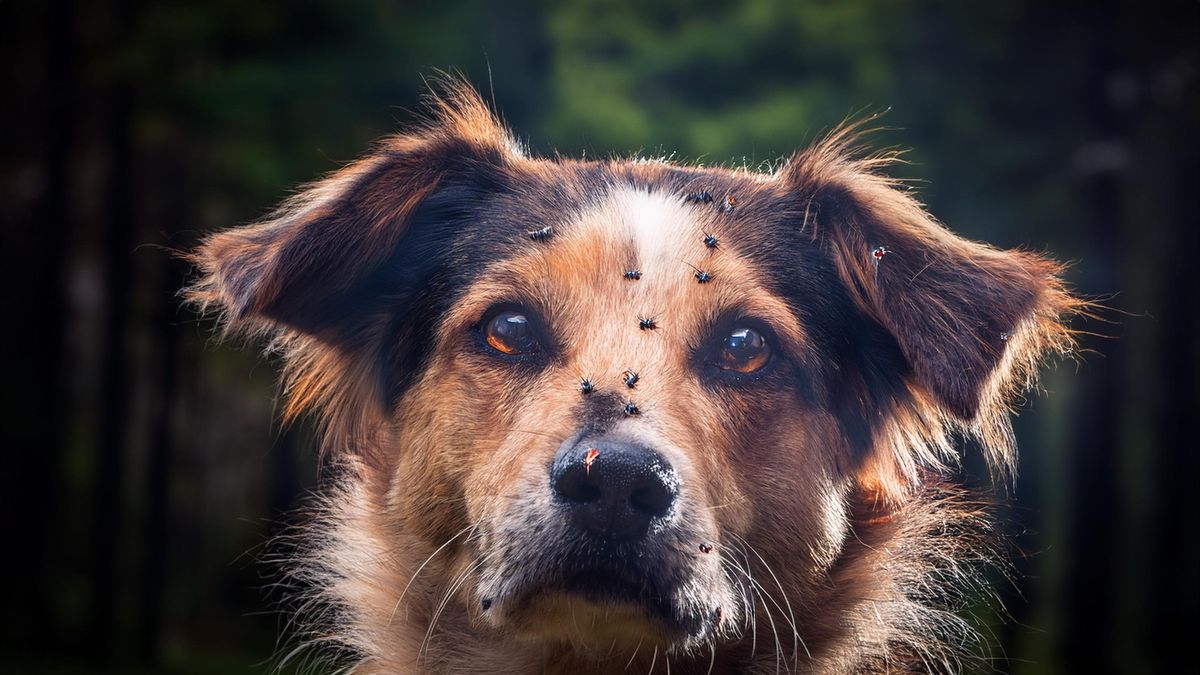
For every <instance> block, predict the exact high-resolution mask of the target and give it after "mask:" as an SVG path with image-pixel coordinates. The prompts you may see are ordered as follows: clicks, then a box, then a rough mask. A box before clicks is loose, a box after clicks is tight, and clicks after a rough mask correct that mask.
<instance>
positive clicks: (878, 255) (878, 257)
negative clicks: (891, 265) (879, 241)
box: [871, 246, 891, 265]
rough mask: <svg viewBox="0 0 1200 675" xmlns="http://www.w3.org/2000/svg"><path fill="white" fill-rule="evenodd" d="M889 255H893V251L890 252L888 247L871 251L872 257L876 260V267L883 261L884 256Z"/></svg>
mask: <svg viewBox="0 0 1200 675" xmlns="http://www.w3.org/2000/svg"><path fill="white" fill-rule="evenodd" d="M889 253H891V251H889V250H888V248H887V247H886V246H876V247H875V250H874V251H871V255H872V256H873V257H874V258H875V264H876V265H878V264H879V261H880V260H883V256H885V255H887V254H889Z"/></svg>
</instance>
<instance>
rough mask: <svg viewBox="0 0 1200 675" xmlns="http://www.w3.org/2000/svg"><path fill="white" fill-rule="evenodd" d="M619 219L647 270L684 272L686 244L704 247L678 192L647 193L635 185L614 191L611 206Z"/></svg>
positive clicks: (643, 269) (687, 257)
mask: <svg viewBox="0 0 1200 675" xmlns="http://www.w3.org/2000/svg"><path fill="white" fill-rule="evenodd" d="M608 208H611V209H612V211H613V213H614V214H616V215H617V218H618V219H619V222H620V226H621V229H622V230H623V231H624V232H625V233H626V235H627V236H628V237H629V239H630V241H632V243H633V245H634V247H635V248H636V250H637V264H638V265H640V266H641V269H642V271H646V270H648V269H658V270H661V269H663V268H667V269H670V268H680V270H679V271H681V272H682V271H685V270H686V265H685V264H684V262H683V261H684V260H689V259H691V258H693V257H695V253H698V252H700V249H697V251H695V252H693V255H691V256H689V255H687V248H686V246H687V243H688V242H689V241H690V240H693V239H694V240H695V241H694V242H692V243H694V244H696V245H697V246H701V248H702V244H701V242H700V240H699V239H697V233H698V232H699V230H698V227H697V225H696V222H695V220H694V219H693V216H692V214H691V213H690V212H689V209H688V208H687V206H686V205H685V204H684V203H683V200H682V199H681V198H680V197H679V195H675V194H664V193H661V192H646V191H644V190H636V189H633V188H621V189H618V190H614V191H613V193H612V195H611V197H610V201H609V207H608Z"/></svg>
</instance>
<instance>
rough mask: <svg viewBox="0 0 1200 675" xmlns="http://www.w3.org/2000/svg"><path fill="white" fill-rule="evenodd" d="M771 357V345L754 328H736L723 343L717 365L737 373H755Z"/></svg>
mask: <svg viewBox="0 0 1200 675" xmlns="http://www.w3.org/2000/svg"><path fill="white" fill-rule="evenodd" d="M769 358H771V347H770V345H768V344H767V341H766V340H765V339H763V336H762V334H761V333H759V332H758V331H756V330H754V329H753V328H734V329H733V331H732V332H731V333H730V334H729V335H728V336H726V337H725V340H724V341H723V342H722V343H721V351H720V352H718V353H717V363H716V366H717V367H718V368H720V369H721V370H729V371H733V372H735V373H753V372H754V371H756V370H758V369H759V368H762V367H763V366H764V365H766V363H767V360H768V359H769Z"/></svg>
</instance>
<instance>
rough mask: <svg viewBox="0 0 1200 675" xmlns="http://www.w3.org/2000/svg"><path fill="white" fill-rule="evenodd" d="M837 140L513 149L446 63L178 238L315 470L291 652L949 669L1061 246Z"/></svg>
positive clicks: (457, 660)
mask: <svg viewBox="0 0 1200 675" xmlns="http://www.w3.org/2000/svg"><path fill="white" fill-rule="evenodd" d="M864 125H865V122H860V123H851V124H846V125H843V126H841V127H838V128H837V129H836V130H835V131H833V132H832V133H830V134H829V135H827V136H826V137H824V138H823V139H822V140H820V141H818V142H816V143H815V144H813V145H812V146H811V147H809V148H808V149H806V150H803V151H800V152H797V153H796V154H794V155H793V156H791V157H790V158H788V159H787V160H786V161H783V162H781V163H780V165H779V166H778V167H777V168H776V169H775V170H773V171H771V172H769V173H765V172H754V171H748V170H744V169H737V170H731V169H727V168H720V167H702V166H688V165H679V164H675V163H672V162H670V161H666V160H658V159H642V158H636V159H610V160H603V161H581V160H573V159H567V158H562V157H553V158H539V157H535V156H532V155H531V154H530V152H528V151H527V150H526V149H525V148H523V147H522V145H521V144H520V143H519V142H517V141H516V140H515V139H514V137H513V136H512V135H511V134H510V133H509V132H508V131H507V129H506V128H505V126H504V125H503V124H502V123H501V122H499V121H498V119H497V117H496V115H495V114H494V113H493V112H492V111H491V109H490V108H489V106H488V105H487V104H486V103H485V102H483V101H482V100H481V98H480V97H479V96H478V95H477V94H476V93H475V92H474V91H473V90H472V89H471V88H470V87H469V85H467V84H465V83H463V82H461V81H452V82H449V83H445V84H443V85H442V87H441V88H438V89H435V91H434V93H432V94H431V95H430V111H429V114H428V115H427V117H426V119H425V121H423V122H421V123H420V124H418V125H416V126H414V127H413V128H411V129H409V130H408V131H407V132H405V133H401V134H399V135H396V136H393V137H390V138H387V139H386V140H384V141H382V142H381V143H380V144H379V146H378V147H377V148H376V149H375V150H374V151H373V152H371V153H370V154H368V155H367V156H366V157H365V158H363V159H360V160H358V161H356V162H353V163H351V164H349V165H348V166H346V167H345V168H343V169H341V170H339V171H337V172H335V173H334V174H332V175H331V176H329V177H327V178H325V179H323V180H321V181H319V182H317V183H315V184H313V185H311V186H309V187H308V188H306V189H304V190H303V191H302V192H300V193H299V194H297V195H296V196H295V197H293V198H291V199H289V200H287V201H286V202H284V203H283V205H282V206H281V207H280V208H279V209H278V210H277V211H275V212H274V213H273V214H271V215H270V216H269V217H267V218H266V219H265V220H263V221H262V222H258V223H255V224H252V225H249V226H245V227H240V228H235V229H230V230H226V231H221V232H217V233H215V234H212V235H211V236H209V237H208V238H207V239H205V240H204V241H203V242H202V243H201V244H200V245H199V246H198V247H197V249H196V250H195V251H194V252H193V253H192V254H191V259H192V260H193V261H194V263H195V265H196V268H197V274H196V278H195V280H194V283H193V284H192V285H191V286H190V287H189V288H188V289H186V294H187V297H188V299H189V300H190V301H191V302H192V303H194V304H195V305H196V306H197V307H198V308H199V310H201V311H203V312H208V313H213V314H217V315H219V316H220V317H221V320H222V321H223V324H222V325H223V326H224V330H225V331H227V332H228V333H238V334H242V335H248V336H262V337H265V339H267V340H268V341H269V344H270V345H271V347H272V349H273V350H274V351H276V352H277V353H278V354H279V355H280V356H281V359H280V360H281V363H282V368H283V371H284V372H283V382H284V384H283V391H284V394H285V400H286V416H287V417H288V418H289V419H292V418H295V417H297V416H300V415H306V414H311V415H312V416H313V417H314V418H315V419H317V420H319V422H320V428H321V433H322V438H323V439H324V440H323V444H322V447H323V453H324V457H323V461H324V466H326V467H329V471H328V476H329V478H328V479H327V480H326V481H325V484H324V485H323V487H322V489H321V491H320V494H321V498H320V500H319V503H317V504H315V505H314V506H313V507H312V509H311V511H312V513H311V522H310V523H308V524H307V525H305V526H304V529H303V530H302V531H301V532H300V533H299V534H298V535H297V536H296V537H293V539H298V540H299V541H300V542H301V543H300V544H299V545H298V547H297V548H296V549H295V550H293V551H291V552H290V553H289V554H288V556H287V558H288V563H287V568H286V571H285V575H286V577H287V578H286V581H285V585H288V586H291V587H299V588H302V589H303V590H302V591H301V594H300V597H299V598H298V599H297V602H296V603H295V604H296V606H297V607H298V611H299V614H300V617H299V618H298V619H297V620H296V625H299V626H300V628H299V629H298V630H297V635H296V641H297V642H296V650H295V652H294V653H301V652H303V651H304V650H305V649H306V648H311V649H315V650H316V651H317V652H319V653H320V654H324V655H325V656H326V657H328V658H329V659H330V660H332V661H334V662H336V664H337V665H339V666H340V667H342V668H344V669H345V671H346V672H352V673H356V674H360V675H365V674H374V673H418V672H421V673H424V672H429V673H622V672H626V671H630V672H659V673H666V672H671V673H709V672H713V673H746V674H753V673H774V672H803V673H859V672H928V671H951V672H952V671H955V670H957V669H959V668H961V667H962V664H963V663H964V658H969V655H970V652H969V651H968V652H967V654H966V655H965V656H964V654H963V653H962V652H961V646H962V645H963V644H964V643H967V642H968V641H969V640H968V638H969V637H970V634H971V629H970V625H969V624H968V623H967V622H965V621H964V620H962V619H961V618H959V617H958V616H957V615H956V614H955V613H954V612H953V610H954V609H955V607H956V606H957V605H959V604H961V603H962V602H964V599H965V598H966V597H967V594H968V593H969V592H970V590H971V589H972V588H976V587H980V586H982V585H985V584H984V582H983V581H982V580H981V577H979V576H978V570H977V563H979V562H980V561H988V560H998V559H1001V558H1002V557H1003V556H1002V555H1000V554H997V553H995V551H996V550H997V547H996V546H995V542H996V541H997V540H998V535H996V534H995V532H994V529H995V528H993V527H992V525H991V524H990V522H991V521H990V520H989V517H988V507H987V500H986V499H981V498H980V497H979V496H977V495H974V494H973V493H972V492H971V491H970V490H968V489H966V488H965V487H964V486H963V485H961V482H962V480H961V479H960V478H957V476H959V475H960V474H959V472H957V471H956V470H955V467H956V458H957V456H958V454H959V452H960V450H959V445H960V443H961V441H962V440H963V439H964V438H965V439H968V440H969V441H971V442H972V443H973V444H974V445H975V446H978V447H979V448H980V449H981V450H982V452H983V455H984V456H985V458H986V461H987V463H988V465H989V466H990V467H991V468H992V469H993V470H994V473H995V475H996V476H1000V477H1004V476H1008V475H1009V474H1010V473H1011V471H1012V469H1013V468H1014V466H1015V461H1016V453H1015V448H1014V443H1013V436H1012V431H1011V427H1010V422H1009V417H1010V412H1011V410H1010V406H1011V404H1012V402H1013V401H1014V399H1015V397H1017V396H1019V395H1020V394H1021V393H1022V392H1023V391H1025V390H1027V389H1029V388H1030V387H1031V386H1033V385H1034V384H1035V378H1036V376H1037V373H1038V370H1039V368H1040V366H1041V364H1042V362H1043V361H1044V360H1045V359H1046V358H1047V357H1049V356H1053V355H1069V354H1071V353H1072V351H1073V348H1074V340H1073V333H1072V331H1071V329H1070V328H1069V327H1068V324H1067V321H1068V320H1069V318H1070V317H1071V316H1072V315H1073V314H1076V313H1079V311H1080V310H1081V308H1082V307H1083V306H1084V304H1085V303H1084V301H1082V300H1080V299H1079V298H1077V297H1075V296H1073V295H1072V293H1071V292H1070V291H1069V290H1068V289H1067V288H1066V287H1065V285H1064V283H1063V281H1062V280H1061V278H1062V272H1063V268H1062V266H1061V265H1060V264H1059V263H1057V262H1055V261H1053V260H1051V259H1049V258H1047V257H1045V256H1043V255H1039V254H1034V253H1030V252H1025V251H1015V250H998V249H996V248H992V247H990V246H987V245H985V244H981V243H975V242H971V241H968V240H966V239H964V238H961V237H959V236H957V235H955V234H952V233H951V232H950V231H949V230H948V229H946V228H945V227H943V226H942V225H940V224H938V223H937V222H936V221H935V220H933V219H932V217H931V216H930V215H928V214H927V213H926V211H925V210H924V208H923V207H922V205H921V204H920V203H919V202H918V201H917V200H916V199H915V198H914V196H913V195H912V194H911V193H910V192H909V191H908V190H906V189H905V188H904V186H903V184H901V183H898V182H897V181H895V180H893V179H891V178H888V177H887V176H886V175H885V173H884V172H883V170H884V169H885V168H886V167H887V166H888V165H889V164H890V163H891V162H892V161H894V159H895V157H894V155H892V154H888V153H883V154H878V153H876V154H871V153H869V152H867V151H866V150H864V149H863V142H862V139H861V137H862V136H863V134H864V133H865V131H866V129H865V126H864Z"/></svg>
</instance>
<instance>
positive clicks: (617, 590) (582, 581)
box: [560, 566, 673, 619]
mask: <svg viewBox="0 0 1200 675" xmlns="http://www.w3.org/2000/svg"><path fill="white" fill-rule="evenodd" d="M560 590H561V591H562V592H564V593H566V594H568V595H574V596H577V597H579V598H582V599H584V600H586V601H588V602H591V603H594V604H597V605H627V606H630V607H635V608H638V609H641V610H642V611H645V612H646V613H648V614H650V615H653V616H657V617H661V618H663V619H669V618H670V615H671V611H670V609H671V603H670V600H669V598H670V597H671V595H672V592H671V591H672V590H673V589H666V592H664V590H663V589H662V588H661V584H660V583H659V582H658V581H657V580H655V579H653V578H652V577H651V576H649V575H645V574H642V575H638V574H636V573H630V572H628V571H621V570H616V569H612V568H610V567H607V566H593V567H584V568H581V569H575V570H573V571H571V572H570V573H569V574H567V575H566V576H565V577H564V578H563V581H562V582H561V584H560Z"/></svg>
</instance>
